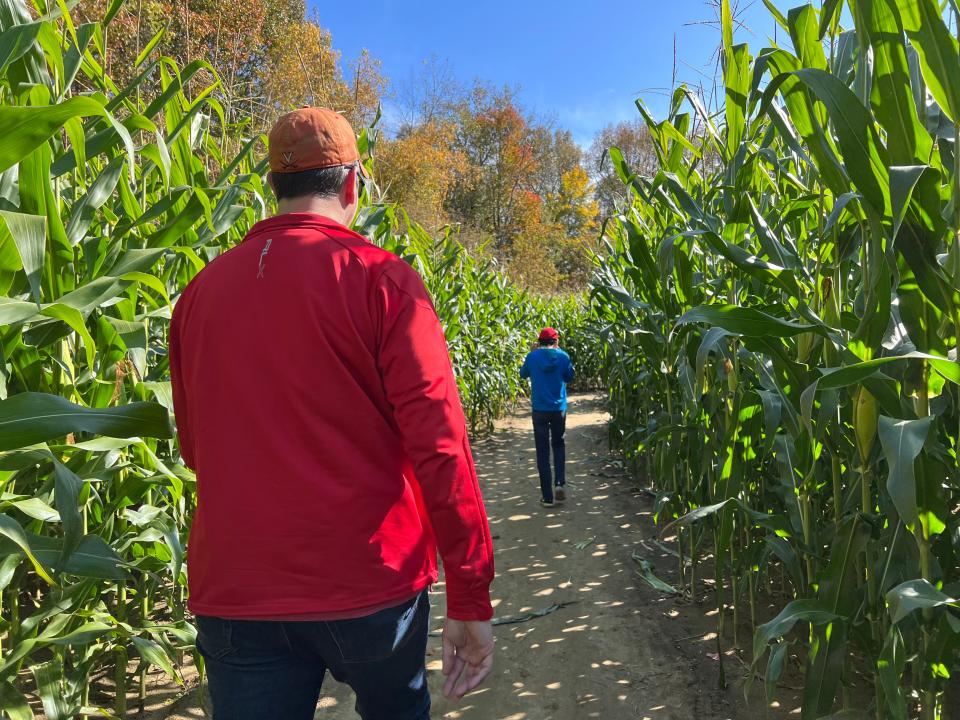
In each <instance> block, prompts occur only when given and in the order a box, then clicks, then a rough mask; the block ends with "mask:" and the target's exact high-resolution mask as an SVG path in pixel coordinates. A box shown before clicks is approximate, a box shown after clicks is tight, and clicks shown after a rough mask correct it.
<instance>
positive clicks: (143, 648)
mask: <svg viewBox="0 0 960 720" xmlns="http://www.w3.org/2000/svg"><path fill="white" fill-rule="evenodd" d="M130 640H131V641H132V642H133V644H134V647H136V648H137V652H139V653H140V657H141V658H143V660H144V661H145V662H148V663H150V664H151V665H156V666H157V667H159V668H160V669H161V670H163V671H164V672H165V673H166V674H167V676H168V677H169V678H170V679H171V680H176V681H178V682H179V680H180V679H179V678H178V677H177V673H176V671H174V669H173V663H171V662H170V658H169V657H167V654H166V653H165V652H164V651H163V648H161V647H160V646H159V645H158V644H157V643H155V642H154V641H153V640H148V639H147V638H143V637H137V636H134V637H132V638H130Z"/></svg>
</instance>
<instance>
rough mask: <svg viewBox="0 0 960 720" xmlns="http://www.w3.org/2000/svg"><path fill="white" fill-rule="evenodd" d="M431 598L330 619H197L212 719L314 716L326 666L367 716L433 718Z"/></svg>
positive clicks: (372, 719)
mask: <svg viewBox="0 0 960 720" xmlns="http://www.w3.org/2000/svg"><path fill="white" fill-rule="evenodd" d="M429 618H430V600H429V598H428V596H427V591H426V590H424V591H423V592H422V593H421V594H420V595H418V596H417V597H416V598H414V599H413V600H410V601H408V602H405V603H403V604H402V605H398V606H397V607H394V608H390V609H388V610H383V611H381V612H378V613H375V614H373V615H370V616H368V617H363V618H357V619H354V620H336V621H331V622H312V621H279V620H226V619H223V618H215V617H198V618H197V626H198V630H199V634H198V637H197V648H198V649H199V650H200V652H201V654H202V655H203V657H204V660H205V661H206V667H207V674H208V677H209V682H210V695H211V697H212V699H213V717H214V720H313V716H314V712H315V711H316V707H317V701H318V699H319V697H320V686H321V684H322V683H323V678H324V675H325V674H326V672H327V670H329V671H330V674H331V675H333V677H334V678H336V679H337V680H339V681H340V682H343V683H346V684H347V685H349V686H350V687H352V688H353V690H354V692H355V693H356V695H357V704H356V709H357V713H358V714H359V715H360V717H361V718H363V720H429V718H430V693H429V691H428V689H427V673H426V666H425V655H426V650H427V631H428V627H429V624H430V623H429Z"/></svg>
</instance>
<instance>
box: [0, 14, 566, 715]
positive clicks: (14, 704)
mask: <svg viewBox="0 0 960 720" xmlns="http://www.w3.org/2000/svg"><path fill="white" fill-rule="evenodd" d="M119 7H120V3H119V2H117V3H113V4H112V6H111V9H110V10H109V11H108V13H107V15H106V17H105V18H104V19H103V21H102V22H99V23H88V24H82V25H79V26H76V25H75V24H74V23H73V20H72V18H71V16H70V13H69V11H68V9H67V5H64V4H63V3H59V4H57V5H53V4H51V5H48V6H46V5H43V4H42V3H41V4H40V5H38V7H36V13H35V15H36V16H35V17H34V16H31V14H30V13H28V12H27V10H26V8H25V7H24V6H23V5H22V4H21V3H20V2H19V1H18V0H0V98H2V102H0V137H2V138H3V141H2V143H0V291H2V293H0V354H2V356H0V491H2V495H0V710H2V713H3V714H5V716H9V717H10V718H13V720H22V719H24V718H32V717H34V710H35V709H36V705H37V704H38V703H37V702H36V700H37V699H38V700H39V704H41V705H42V709H43V713H44V715H45V716H46V717H47V718H48V719H49V720H63V719H66V718H74V717H77V716H79V715H94V714H95V715H97V716H105V717H118V716H122V715H123V714H124V713H125V712H126V711H127V703H128V694H129V695H130V696H131V697H137V696H138V697H139V699H140V701H141V702H142V701H143V699H144V697H145V695H146V691H147V685H146V678H147V671H148V668H149V667H150V666H153V667H158V668H161V669H162V670H163V671H165V672H166V674H167V675H169V676H170V678H171V679H173V680H177V679H178V677H179V675H178V667H179V665H180V663H182V662H183V661H184V659H185V657H186V654H188V653H193V651H194V641H195V636H196V632H195V629H194V627H193V625H192V624H191V622H190V620H189V617H188V616H187V615H186V613H185V600H186V572H187V569H186V564H185V555H184V546H185V542H186V539H187V530H188V528H189V526H190V520H191V517H192V513H193V510H194V506H195V487H196V485H195V482H196V481H195V477H194V476H193V474H192V473H191V472H190V470H188V469H187V468H186V467H185V466H184V465H183V463H182V461H181V459H180V456H179V452H178V449H177V447H176V444H175V441H174V440H173V439H172V437H173V432H172V428H171V418H172V415H171V391H170V384H169V374H168V363H167V352H166V332H167V327H168V323H169V319H170V312H171V307H172V304H173V303H174V302H176V298H177V295H178V293H179V292H180V290H181V289H182V288H183V287H184V286H185V284H186V283H187V282H188V281H189V280H190V279H191V278H192V277H193V276H194V275H195V274H196V273H197V272H198V271H199V270H200V269H202V268H203V266H204V265H205V263H206V262H208V261H209V260H211V259H213V258H214V257H216V256H217V255H218V254H219V253H221V252H222V251H224V250H225V249H227V248H229V247H231V246H232V245H234V244H235V243H237V242H239V241H240V240H241V239H242V238H243V236H244V235H245V233H246V231H247V230H248V229H249V228H250V227H251V226H252V225H253V223H255V222H256V221H257V220H259V219H260V218H262V217H264V216H265V215H266V214H268V212H269V211H270V206H271V200H270V198H269V196H268V195H267V193H266V191H265V184H264V172H265V170H266V163H265V161H261V160H260V159H261V158H263V157H264V152H263V149H264V145H263V140H264V139H263V138H261V137H259V136H256V135H254V136H249V135H248V134H245V133H246V132H247V130H246V128H245V127H244V126H243V125H240V126H234V125H230V124H229V123H228V122H227V119H226V117H225V113H224V105H223V103H222V101H221V99H219V98H220V95H219V92H220V90H221V88H220V86H219V82H218V80H217V78H216V74H215V72H214V71H213V69H212V68H211V67H210V66H209V65H208V64H207V63H206V62H204V61H202V60H201V61H196V62H192V63H190V64H189V65H187V66H186V67H182V68H181V67H178V66H177V64H176V63H175V62H174V61H173V60H172V59H171V58H168V57H153V56H152V54H151V50H152V48H153V47H154V46H155V43H149V44H148V45H147V47H146V48H145V49H144V52H143V53H142V54H141V56H140V58H139V59H138V61H137V70H138V75H137V79H136V80H135V81H134V82H133V83H132V84H130V85H129V86H127V87H117V86H116V85H115V84H114V83H113V81H112V80H111V78H110V77H109V76H108V75H107V74H106V73H105V72H104V68H103V65H104V63H103V58H104V56H105V52H104V42H105V36H106V34H107V29H108V26H109V23H110V21H111V19H112V17H113V15H115V14H116V12H117V10H118V9H119ZM201 80H203V82H204V83H206V84H204V85H198V84H199V83H200V81H201ZM78 89H82V92H80V91H78ZM373 137H374V134H373V133H369V134H368V133H367V132H365V133H363V134H362V135H361V138H360V145H361V149H362V150H363V151H367V150H370V149H372V148H371V145H372V144H373ZM357 227H358V229H359V230H360V231H361V232H363V233H365V234H366V235H367V236H368V237H370V238H371V239H372V240H373V241H375V242H378V243H380V244H382V245H383V246H385V247H387V248H388V249H391V250H393V251H395V252H397V253H398V254H400V255H402V256H404V257H405V258H406V259H407V260H408V261H410V262H412V263H413V264H414V265H415V266H416V267H417V268H418V269H419V270H420V271H421V272H422V273H423V275H424V277H425V279H426V281H427V284H428V286H429V289H430V291H431V292H432V294H433V297H434V298H435V302H436V305H437V309H438V313H439V314H440V316H441V319H442V321H443V323H444V325H445V327H446V330H447V333H448V336H449V338H450V346H451V352H452V354H453V359H454V364H455V367H456V370H457V374H458V380H459V382H460V386H461V392H462V394H463V398H464V403H465V406H466V408H467V412H468V415H469V418H470V421H471V423H472V425H473V426H474V428H475V429H477V430H478V431H482V430H484V429H487V428H489V426H490V423H491V422H492V418H494V417H495V416H497V415H498V414H501V413H502V412H503V411H504V410H505V408H506V407H507V406H508V405H509V404H510V403H511V402H513V401H514V400H516V399H517V397H518V395H519V393H520V391H521V388H520V384H519V378H518V377H515V375H516V372H515V368H516V367H517V366H518V365H519V360H520V358H522V356H523V354H524V353H525V352H526V350H527V344H528V342H529V338H530V337H531V336H532V333H533V332H534V331H535V330H536V329H537V327H538V326H539V324H541V323H542V322H546V320H547V316H548V315H551V314H552V313H553V311H554V309H555V308H554V306H553V305H551V304H549V303H546V302H540V301H536V302H535V301H534V300H533V298H531V297H530V296H529V295H527V294H526V293H524V292H522V291H521V290H519V289H517V288H516V287H515V286H513V285H512V284H510V283H509V282H508V281H507V280H506V279H505V278H504V277H503V276H502V275H501V274H500V273H498V272H497V270H496V268H495V267H493V266H492V265H491V264H490V263H489V262H481V261H479V260H475V259H473V258H472V257H471V256H470V255H468V254H467V253H465V252H464V251H463V249H462V247H461V246H460V245H459V243H458V242H457V241H456V238H455V237H454V236H451V235H447V236H445V237H442V238H439V239H433V238H431V237H430V236H428V235H427V234H426V233H425V232H424V231H423V230H422V229H420V228H419V227H417V226H416V225H415V224H412V223H409V222H407V221H406V219H405V217H404V216H403V211H402V210H401V209H399V208H396V207H393V206H390V205H386V204H382V203H372V202H369V199H368V203H367V206H366V207H365V208H364V209H363V210H362V212H361V214H360V216H359V218H358V220H357ZM401 227H402V228H404V229H403V230H402V231H401V229H400V228H401ZM557 307H559V305H558V306H557ZM564 312H565V313H566V314H565V315H564V317H566V318H567V319H568V320H567V322H575V321H576V320H577V318H579V317H581V316H582V311H581V310H580V309H579V306H578V305H576V304H575V303H574V304H570V303H567V305H566V309H565V310H564ZM196 662H197V663H198V665H200V667H202V660H201V659H200V658H199V657H197V658H196ZM107 704H109V705H111V707H110V708H107V707H104V705H107Z"/></svg>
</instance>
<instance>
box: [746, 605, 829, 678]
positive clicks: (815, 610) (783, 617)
mask: <svg viewBox="0 0 960 720" xmlns="http://www.w3.org/2000/svg"><path fill="white" fill-rule="evenodd" d="M836 619H837V615H836V614H835V613H834V612H832V611H831V610H830V609H829V607H828V606H827V605H826V604H825V603H824V602H823V601H822V600H809V599H806V600H793V601H792V602H790V603H788V604H787V606H786V607H785V608H783V610H781V611H780V612H779V614H778V615H777V616H776V617H775V618H774V619H773V620H771V621H770V622H768V623H764V624H763V625H760V626H759V627H758V628H757V632H756V634H755V635H754V638H753V657H754V662H757V661H758V660H759V659H760V658H761V657H763V653H764V650H765V649H766V647H767V645H769V644H770V643H771V642H773V641H774V640H776V639H778V638H782V637H783V636H784V635H786V634H787V633H789V632H790V631H791V630H792V629H793V626H794V625H796V624H797V623H798V622H808V623H811V624H813V625H825V624H827V623H831V622H833V621H834V620H836Z"/></svg>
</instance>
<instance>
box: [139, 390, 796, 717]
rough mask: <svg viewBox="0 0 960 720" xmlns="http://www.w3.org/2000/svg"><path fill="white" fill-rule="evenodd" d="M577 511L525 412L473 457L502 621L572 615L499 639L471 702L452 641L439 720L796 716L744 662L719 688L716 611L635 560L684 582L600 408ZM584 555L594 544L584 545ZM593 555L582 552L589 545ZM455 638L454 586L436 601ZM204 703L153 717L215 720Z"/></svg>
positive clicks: (593, 407) (572, 451) (577, 422)
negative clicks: (550, 473) (772, 701)
mask: <svg viewBox="0 0 960 720" xmlns="http://www.w3.org/2000/svg"><path fill="white" fill-rule="evenodd" d="M567 428H568V433H567V438H568V439H567V448H568V467H567V477H568V488H569V495H570V497H569V499H568V500H567V503H566V505H565V506H558V507H557V508H552V509H545V508H542V507H540V505H539V502H538V501H539V485H538V481H537V473H536V465H535V457H534V451H533V433H532V429H531V427H530V422H529V420H528V418H527V415H526V414H525V413H521V414H517V415H515V416H513V417H511V418H508V419H506V420H505V421H503V422H501V423H500V424H499V425H498V430H497V432H496V433H495V435H494V436H493V437H491V438H490V439H488V440H485V441H483V442H480V443H477V444H476V445H475V446H474V452H475V455H476V460H477V467H478V470H479V473H480V478H481V484H482V486H483V492H484V497H485V499H486V502H487V510H488V513H489V515H490V523H491V529H492V532H493V536H494V544H495V546H496V561H497V579H496V582H495V583H494V586H493V597H494V606H495V608H496V614H497V617H506V616H514V615H520V614H524V613H529V612H532V611H538V610H542V609H544V608H547V607H549V606H551V605H556V604H560V603H567V602H569V603H572V604H570V605H568V606H566V607H563V608H561V609H559V610H556V611H555V612H552V613H550V614H548V615H545V616H542V617H537V618H535V619H533V620H531V621H529V622H524V623H520V624H511V625H500V626H498V627H497V628H496V637H497V659H496V667H495V670H494V673H493V676H492V677H491V678H490V680H489V681H488V682H487V684H486V685H485V686H484V687H482V688H480V689H479V690H478V691H476V692H474V693H472V694H471V695H469V696H468V697H466V698H464V699H463V700H462V701H461V702H459V703H452V702H449V701H447V700H445V699H444V698H443V697H442V696H441V695H440V687H441V685H442V676H441V674H440V671H439V668H440V652H439V638H436V637H434V638H431V642H430V650H429V655H428V658H427V662H428V665H427V667H428V670H429V671H430V672H429V677H430V687H431V690H432V691H433V697H434V709H433V717H434V718H450V719H459V718H462V719H464V720H581V719H582V718H604V719H606V720H621V719H628V718H649V719H650V720H693V719H694V718H695V719H696V720H721V719H727V718H730V719H739V718H743V719H744V720H746V719H747V718H750V719H751V720H752V719H753V718H771V719H774V718H780V717H787V710H786V709H768V708H766V707H765V703H764V702H763V701H762V700H761V699H760V695H759V690H760V687H761V686H762V682H758V683H757V686H758V688H757V693H756V694H755V696H752V697H755V698H756V699H755V700H753V701H752V702H750V703H749V706H748V705H747V704H746V703H745V702H744V700H743V693H742V690H741V689H740V687H739V684H740V680H741V678H742V677H743V675H744V672H745V670H744V668H743V666H742V664H741V663H740V662H739V661H738V660H737V659H736V658H734V657H732V656H730V657H728V658H727V659H726V671H727V677H728V680H730V681H731V684H732V685H733V687H731V688H729V689H727V690H720V689H718V688H717V680H718V671H719V663H718V660H717V656H716V655H715V654H714V653H715V644H714V642H712V637H713V636H712V630H713V627H714V622H713V620H712V619H711V618H710V617H707V616H706V613H707V612H708V611H709V608H708V607H703V608H701V607H698V606H696V605H692V604H689V603H684V602H682V601H678V600H675V599H673V598H670V597H668V596H665V595H664V594H662V593H660V592H658V591H656V590H654V589H653V588H652V587H650V586H649V585H647V584H646V583H645V582H644V581H643V580H642V579H641V578H640V577H639V576H638V575H637V574H636V572H635V568H636V564H635V563H634V562H633V561H632V560H631V554H632V553H633V552H634V550H636V551H637V552H639V553H640V554H641V555H643V556H644V557H646V558H647V559H649V560H651V561H653V562H654V563H655V567H656V572H657V574H658V575H659V576H660V577H661V578H663V579H664V580H665V581H667V582H671V581H672V579H673V577H674V573H673V569H674V563H675V562H676V561H675V560H674V559H672V558H671V556H669V555H668V554H666V553H664V552H663V551H662V550H661V549H660V548H659V547H658V546H657V545H656V544H654V543H653V542H652V539H653V538H654V537H655V535H656V533H655V530H654V528H653V523H652V520H651V518H650V510H651V508H650V501H649V500H648V499H644V498H641V497H638V496H637V495H636V494H635V493H634V492H633V490H632V488H631V483H630V482H629V481H628V480H627V479H626V478H624V477H622V476H619V472H618V471H617V470H616V467H615V466H614V465H611V464H610V458H609V457H608V455H607V452H606V450H607V443H606V415H605V414H604V413H603V411H602V403H601V401H600V399H599V397H597V396H593V395H580V396H576V397H575V398H573V401H572V404H571V409H570V415H569V418H568V423H567ZM583 543H589V544H588V545H586V546H583V545H582V544H583ZM578 544H580V547H578ZM432 601H433V615H432V625H433V627H434V628H439V627H441V626H442V618H443V613H444V602H443V586H442V585H438V586H437V587H435V588H434V594H433V596H432ZM325 691H326V692H325V695H324V697H323V699H322V700H321V704H320V708H321V709H319V710H318V712H317V718H324V719H325V720H348V719H351V720H352V719H353V718H356V715H355V714H354V712H353V698H352V693H351V691H350V690H349V688H346V687H343V686H339V685H338V684H337V683H335V682H334V681H333V680H332V679H331V680H328V685H327V687H326V688H325ZM195 698H196V694H195V693H191V697H189V698H184V700H183V701H182V702H181V703H179V704H178V706H177V707H175V708H173V709H172V710H171V711H167V712H166V713H164V714H157V715H155V716H154V717H157V718H159V717H166V718H170V719H172V720H187V718H200V717H206V716H205V715H204V714H203V711H202V710H201V709H200V708H199V707H197V706H196V699H195Z"/></svg>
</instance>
